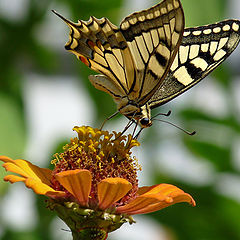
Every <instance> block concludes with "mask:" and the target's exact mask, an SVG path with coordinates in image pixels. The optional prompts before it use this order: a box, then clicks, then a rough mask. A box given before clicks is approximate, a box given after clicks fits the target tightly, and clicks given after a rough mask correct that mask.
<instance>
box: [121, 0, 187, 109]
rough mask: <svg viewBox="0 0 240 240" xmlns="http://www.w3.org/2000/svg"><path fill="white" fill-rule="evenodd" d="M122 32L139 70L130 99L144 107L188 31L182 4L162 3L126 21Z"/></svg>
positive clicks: (169, 0)
mask: <svg viewBox="0 0 240 240" xmlns="http://www.w3.org/2000/svg"><path fill="white" fill-rule="evenodd" d="M120 29H121V32H122V33H123V35H124V37H125V39H126V41H127V44H128V46H129V48H130V50H131V53H132V56H133V59H134V62H135V66H136V70H137V71H136V73H137V75H136V81H135V82H134V84H133V85H132V88H131V89H130V92H129V99H134V100H137V102H138V104H139V105H140V106H141V105H143V104H145V103H146V102H147V101H148V100H149V99H150V98H151V96H152V95H153V93H154V92H155V90H156V89H157V88H158V87H159V85H160V83H161V81H162V80H163V79H164V78H165V76H166V74H167V72H168V70H169V68H170V66H171V64H172V61H173V59H174V57H175V55H176V52H177V49H178V46H179V44H180V41H181V38H182V34H183V29H184V14H183V10H182V7H181V4H180V2H179V1H178V0H166V1H162V2H161V3H159V4H158V5H156V6H154V7H152V8H150V9H147V10H144V11H141V12H137V13H133V14H131V15H130V16H128V17H126V18H125V19H124V20H123V21H122V23H121V25H120Z"/></svg>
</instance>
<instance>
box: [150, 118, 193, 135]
mask: <svg viewBox="0 0 240 240" xmlns="http://www.w3.org/2000/svg"><path fill="white" fill-rule="evenodd" d="M154 120H155V121H159V122H164V123H167V124H169V125H171V126H173V127H175V128H177V129H179V130H181V131H183V132H184V133H186V134H187V135H190V136H193V135H195V134H196V131H193V132H189V131H186V130H184V129H183V128H181V127H179V126H177V125H175V124H174V123H171V122H168V121H165V120H162V119H154Z"/></svg>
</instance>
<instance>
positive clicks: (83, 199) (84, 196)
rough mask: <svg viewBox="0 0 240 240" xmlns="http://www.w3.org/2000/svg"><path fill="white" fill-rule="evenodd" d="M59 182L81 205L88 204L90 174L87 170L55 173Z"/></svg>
mask: <svg viewBox="0 0 240 240" xmlns="http://www.w3.org/2000/svg"><path fill="white" fill-rule="evenodd" d="M55 177H56V179H57V180H58V181H59V183H60V184H61V185H62V186H63V187H64V188H65V189H66V190H67V191H68V192H70V193H71V194H72V195H73V196H74V197H75V198H76V199H77V200H78V201H79V203H80V204H81V205H82V206H87V205H88V197H89V194H90V191H91V183H92V175H91V173H90V172H89V171H88V170H85V169H76V170H67V171H64V172H60V173H57V174H56V175H55Z"/></svg>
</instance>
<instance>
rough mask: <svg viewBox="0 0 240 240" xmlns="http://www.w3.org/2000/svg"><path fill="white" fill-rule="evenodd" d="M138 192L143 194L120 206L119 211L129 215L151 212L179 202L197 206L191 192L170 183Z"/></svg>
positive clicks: (145, 188)
mask: <svg viewBox="0 0 240 240" xmlns="http://www.w3.org/2000/svg"><path fill="white" fill-rule="evenodd" d="M138 193H139V194H141V195H139V196H138V197H137V198H136V199H134V200H133V201H131V202H130V203H129V204H126V205H125V206H122V207H118V208H117V212H119V213H126V214H129V215H133V214H143V213H150V212H154V211H158V210H160V209H163V208H165V207H168V206H171V205H173V204H175V203H179V202H188V203H190V204H191V205H193V206H195V201H194V200H193V198H192V197H191V196H190V195H189V194H187V193H185V192H184V191H182V190H181V189H179V188H177V187H175V186H173V185H170V184H159V185H155V186H152V187H144V188H140V189H139V191H138Z"/></svg>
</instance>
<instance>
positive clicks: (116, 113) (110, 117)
mask: <svg viewBox="0 0 240 240" xmlns="http://www.w3.org/2000/svg"><path fill="white" fill-rule="evenodd" d="M118 113H119V112H115V113H114V114H113V115H111V116H109V117H107V118H106V119H105V120H104V121H103V123H102V125H101V127H100V130H102V129H103V127H104V125H105V123H106V122H107V121H108V120H110V119H112V118H113V117H115V116H116V115H118Z"/></svg>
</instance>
